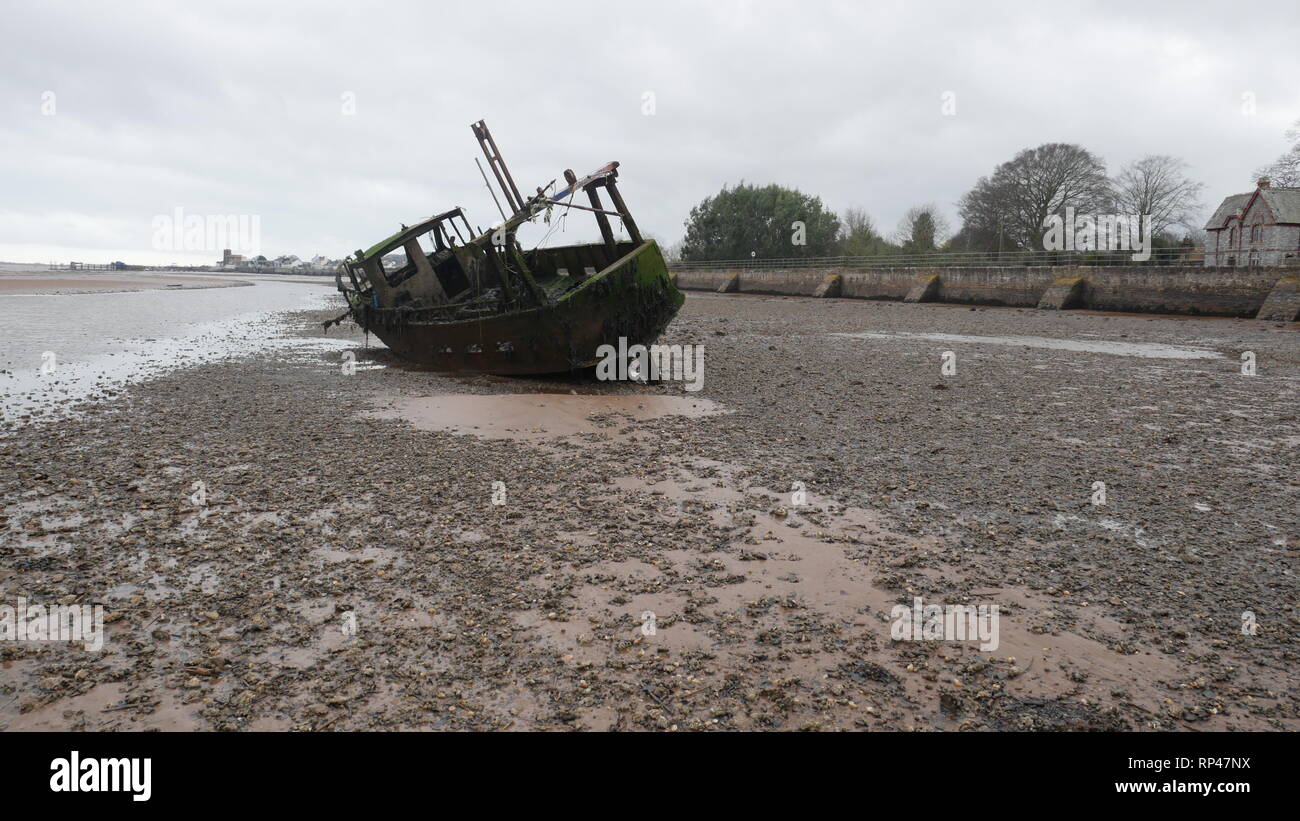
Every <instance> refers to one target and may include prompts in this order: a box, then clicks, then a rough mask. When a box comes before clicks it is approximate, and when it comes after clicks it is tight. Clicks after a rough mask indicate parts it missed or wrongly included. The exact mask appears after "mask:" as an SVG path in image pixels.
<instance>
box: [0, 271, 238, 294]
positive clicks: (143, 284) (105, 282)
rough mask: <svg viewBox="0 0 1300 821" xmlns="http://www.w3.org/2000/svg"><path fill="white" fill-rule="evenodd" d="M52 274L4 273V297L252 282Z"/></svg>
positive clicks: (0, 284)
mask: <svg viewBox="0 0 1300 821" xmlns="http://www.w3.org/2000/svg"><path fill="white" fill-rule="evenodd" d="M51 273H52V272H49V271H39V272H37V271H29V272H24V271H4V272H0V296H10V295H30V294H99V293H128V292H132V291H162V290H175V291H188V290H195V289H199V288H237V287H242V286H245V285H252V283H251V282H241V281H238V280H229V279H218V278H215V277H201V278H200V277H194V276H165V275H164V276H159V275H152V274H130V273H121V272H116V271H113V272H102V273H96V274H91V273H84V274H83V273H78V272H76V271H68V272H59V273H58V275H57V276H51Z"/></svg>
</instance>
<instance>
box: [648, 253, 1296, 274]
mask: <svg viewBox="0 0 1300 821" xmlns="http://www.w3.org/2000/svg"><path fill="white" fill-rule="evenodd" d="M1210 253H1211V255H1212V256H1213V255H1215V254H1216V253H1217V256H1218V258H1219V259H1217V260H1215V261H1217V262H1219V264H1220V265H1221V266H1223V267H1248V266H1255V265H1260V266H1279V265H1283V266H1285V265H1300V248H1252V249H1249V250H1248V251H1239V252H1232V253H1224V252H1221V251H1220V252H1213V251H1211V252H1210ZM1133 256H1134V252H1132V251H1005V252H997V251H990V252H984V251H973V252H941V253H932V254H881V255H877V256H868V257H787V258H776V259H762V258H754V257H751V258H749V259H721V260H677V261H672V262H669V267H670V268H673V269H675V270H717V269H737V268H739V269H746V270H755V269H764V268H768V269H773V268H958V267H1029V266H1046V265H1071V266H1076V265H1077V266H1109V265H1114V266H1118V265H1125V266H1131V265H1144V266H1146V265H1149V266H1161V265H1164V266H1172V265H1183V266H1186V265H1202V266H1203V265H1204V264H1205V250H1204V249H1202V248H1184V247H1178V248H1153V249H1151V254H1150V258H1149V259H1147V260H1135V259H1134V258H1133Z"/></svg>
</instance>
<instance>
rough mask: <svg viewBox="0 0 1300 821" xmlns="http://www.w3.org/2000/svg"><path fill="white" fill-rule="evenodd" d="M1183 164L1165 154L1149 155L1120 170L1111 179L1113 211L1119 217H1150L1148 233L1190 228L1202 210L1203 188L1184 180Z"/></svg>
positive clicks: (1184, 168)
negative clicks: (1113, 193)
mask: <svg viewBox="0 0 1300 821" xmlns="http://www.w3.org/2000/svg"><path fill="white" fill-rule="evenodd" d="M1187 168H1188V166H1187V163H1185V162H1183V161H1182V160H1180V159H1178V158H1176V157H1170V156H1168V155H1165V154H1151V155H1148V156H1146V157H1143V158H1142V159H1140V160H1135V161H1134V162H1131V163H1129V164H1128V165H1126V166H1125V167H1124V169H1123V170H1122V171H1120V172H1119V176H1117V177H1116V178H1115V182H1114V189H1115V208H1116V211H1117V212H1118V213H1121V214H1137V215H1146V214H1150V215H1151V232H1152V234H1155V235H1160V234H1167V233H1168V232H1169V229H1170V228H1173V227H1174V226H1181V227H1183V228H1186V229H1189V230H1190V229H1192V228H1194V227H1196V226H1195V220H1196V216H1197V214H1198V213H1199V212H1200V210H1201V209H1202V208H1203V207H1204V206H1203V203H1202V202H1201V192H1202V191H1203V190H1204V189H1205V186H1204V185H1202V184H1201V183H1199V182H1193V181H1192V180H1190V179H1188V178H1187V174H1186V171H1187Z"/></svg>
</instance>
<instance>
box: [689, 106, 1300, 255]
mask: <svg viewBox="0 0 1300 821" xmlns="http://www.w3.org/2000/svg"><path fill="white" fill-rule="evenodd" d="M1286 136H1287V138H1288V140H1291V141H1293V142H1294V145H1292V146H1291V148H1290V149H1289V150H1288V151H1286V152H1285V153H1283V154H1282V156H1281V157H1279V158H1278V160H1277V161H1275V162H1274V163H1271V164H1269V165H1267V166H1264V167H1262V168H1260V169H1259V170H1258V172H1257V175H1258V176H1268V177H1270V179H1271V180H1272V184H1273V185H1275V186H1284V187H1289V186H1300V121H1297V122H1296V124H1295V125H1294V126H1293V127H1292V128H1291V129H1290V130H1289V131H1288V132H1287V135H1286ZM1251 182H1252V184H1253V182H1254V181H1253V180H1252V181H1251ZM1204 188H1205V186H1204V185H1203V184H1202V183H1199V182H1196V181H1195V180H1193V179H1191V177H1190V176H1189V175H1188V165H1187V163H1186V162H1184V161H1182V160H1181V159H1179V158H1177V157H1173V156H1169V155H1166V154H1151V155H1148V156H1145V157H1142V158H1141V159H1138V160H1135V161H1133V162H1131V163H1129V164H1128V165H1125V166H1124V167H1122V168H1121V169H1120V170H1119V172H1118V173H1117V174H1115V175H1114V176H1113V177H1112V176H1109V175H1108V174H1107V171H1106V164H1105V162H1104V161H1103V160H1102V159H1101V158H1100V157H1098V156H1097V155H1096V154H1094V153H1092V152H1091V151H1089V150H1087V149H1086V148H1084V147H1083V146H1080V145H1075V144H1071V143H1045V144H1043V145H1040V146H1037V147H1036V148H1026V149H1024V150H1023V151H1020V152H1018V153H1017V154H1016V155H1015V156H1013V157H1012V158H1011V159H1009V160H1007V161H1006V162H1003V163H1001V164H999V165H998V166H997V167H996V168H994V169H993V172H992V173H991V174H989V175H988V176H984V177H980V178H979V179H978V180H977V181H976V183H975V184H974V186H972V187H971V189H970V190H969V191H968V192H966V194H965V195H963V196H962V197H961V199H960V200H959V201H958V202H957V203H956V205H957V212H958V214H959V215H960V219H961V225H960V228H958V230H956V231H953V230H952V229H951V226H950V225H949V223H948V221H947V220H946V219H945V217H944V216H943V214H942V213H941V212H940V210H939V209H938V208H937V207H936V206H935V204H934V203H924V204H919V205H915V206H913V207H911V208H909V209H908V210H907V212H906V213H905V214H904V215H903V218H902V219H901V220H900V221H899V224H898V226H897V227H896V228H895V229H894V230H893V231H892V232H889V233H888V234H886V233H885V232H883V231H882V230H881V229H880V228H878V227H877V225H876V224H875V222H874V221H873V220H872V218H871V216H870V215H869V214H868V213H867V212H866V211H865V210H863V209H861V208H856V207H853V208H848V209H846V210H845V211H844V212H843V213H840V214H836V213H835V212H833V211H831V210H830V209H829V208H827V207H826V206H825V205H824V204H823V203H822V201H821V198H820V197H815V196H811V195H808V194H805V193H803V192H802V191H799V190H797V189H794V188H787V187H784V186H780V185H775V184H772V185H765V186H757V185H751V184H747V183H745V182H741V183H740V184H739V185H736V186H734V187H732V186H723V188H722V190H721V191H719V192H718V193H717V194H714V195H712V196H709V197H705V198H704V200H703V201H701V202H700V203H699V204H698V205H696V206H695V207H694V208H692V209H691V211H690V216H689V217H688V218H687V220H686V223H685V226H686V235H685V236H684V237H683V239H682V241H681V242H680V243H679V244H678V245H677V246H676V247H674V248H672V249H670V254H671V256H674V257H678V258H680V259H682V260H687V261H697V260H699V261H703V260H735V259H747V258H751V257H753V258H761V259H788V258H796V257H826V256H854V257H867V256H885V255H891V254H925V253H935V252H940V251H947V252H986V253H991V252H999V251H1002V252H1015V251H1041V250H1043V232H1044V222H1045V221H1046V220H1047V218H1048V217H1049V216H1052V215H1058V216H1060V215H1063V214H1065V212H1066V209H1067V208H1072V209H1074V212H1075V213H1076V214H1126V215H1128V214H1131V215H1147V214H1149V215H1151V233H1152V236H1153V246H1154V247H1156V248H1161V247H1165V248H1167V247H1173V246H1177V245H1184V246H1195V245H1200V244H1201V242H1202V240H1203V238H1204V235H1203V232H1202V230H1201V227H1200V225H1199V224H1197V222H1198V219H1197V218H1198V216H1199V215H1200V214H1201V213H1202V212H1203V209H1204V203H1203V202H1202V201H1201V195H1202V192H1203V191H1204Z"/></svg>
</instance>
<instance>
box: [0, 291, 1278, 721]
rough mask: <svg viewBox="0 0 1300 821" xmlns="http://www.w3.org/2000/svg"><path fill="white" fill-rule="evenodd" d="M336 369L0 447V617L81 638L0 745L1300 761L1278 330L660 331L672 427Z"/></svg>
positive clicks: (15, 432)
mask: <svg viewBox="0 0 1300 821" xmlns="http://www.w3.org/2000/svg"><path fill="white" fill-rule="evenodd" d="M337 313H338V311H337V310H329V311H319V312H302V313H298V314H293V315H290V316H288V317H286V318H284V319H283V322H284V331H283V332H284V333H285V334H286V335H290V336H293V335H302V336H314V335H318V334H319V324H318V323H319V322H320V321H322V320H323V319H324V318H328V317H331V316H334V315H337ZM339 332H340V330H335V331H331V333H332V334H337V333H339ZM343 332H344V333H349V334H351V336H350V338H351V339H352V340H353V341H354V343H355V352H356V367H355V370H353V369H351V368H349V367H347V365H348V364H349V363H348V362H346V361H344V360H341V359H340V354H339V353H338V352H326V353H315V354H313V355H311V356H309V357H302V356H298V357H290V356H286V355H285V353H284V351H283V350H282V349H276V350H273V351H269V352H267V353H264V354H258V355H256V356H251V357H247V358H242V359H239V360H238V361H234V362H230V363H221V364H204V365H199V366H196V367H193V368H188V369H184V370H181V371H178V372H176V373H174V374H172V375H169V376H165V377H161V378H157V379H154V380H152V381H148V382H145V383H142V384H137V385H133V386H131V387H130V388H129V389H128V390H126V391H124V392H123V393H122V394H120V395H118V396H115V397H114V398H112V399H109V400H107V401H104V402H102V403H99V404H95V405H92V406H89V408H88V409H87V410H85V412H83V413H81V414H79V415H77V416H74V417H72V418H68V419H64V420H61V421H57V422H49V423H40V424H32V425H25V426H18V427H12V426H11V427H10V428H9V429H8V430H7V431H6V432H5V433H4V434H2V435H0V498H3V500H4V502H3V505H4V506H3V510H2V511H0V533H3V537H4V538H3V540H2V541H0V544H3V548H2V549H0V595H2V596H3V600H4V601H5V602H6V603H10V602H11V601H12V600H13V599H15V598H16V597H18V596H19V595H22V596H25V597H26V598H27V599H28V600H33V601H46V602H59V601H64V600H68V601H78V602H88V601H89V602H100V603H102V604H103V605H104V606H105V610H106V617H105V620H106V622H107V625H106V640H105V645H104V650H103V651H102V652H101V653H97V654H96V653H92V652H89V651H86V650H84V649H82V648H81V647H80V646H70V645H66V644H58V643H51V642H44V643H39V644H37V643H21V642H3V643H0V725H3V726H4V727H6V728H7V729H29V728H48V729H144V728H162V729H206V730H240V729H304V730H324V729H340V730H360V729H406V728H432V729H554V730H565V729H579V728H587V729H601V730H604V729H625V730H673V729H676V730H728V729H811V730H845V729H864V728H866V729H891V730H921V731H929V730H963V729H971V730H1066V729H1069V730H1075V729H1106V730H1200V729H1242V730H1258V729H1273V730H1295V729H1300V688H1297V680H1296V674H1295V659H1296V658H1297V652H1298V651H1300V647H1297V642H1298V639H1297V636H1300V631H1298V630H1297V628H1298V627H1300V611H1298V610H1297V605H1296V602H1297V601H1300V596H1297V593H1300V586H1298V585H1297V577H1296V571H1297V560H1298V559H1300V546H1298V545H1297V543H1296V539H1297V538H1298V537H1300V512H1298V511H1300V474H1297V472H1296V470H1295V465H1296V463H1297V460H1296V454H1297V447H1298V446H1300V428H1298V427H1297V424H1298V422H1297V420H1298V417H1297V410H1296V407H1297V399H1298V398H1300V344H1297V340H1298V339H1300V336H1297V334H1298V333H1300V327H1297V326H1296V325H1295V324H1292V325H1280V324H1272V323H1264V322H1256V321H1254V320H1215V321H1199V320H1195V319H1186V318H1166V317H1155V316H1104V315H1097V314H1089V313H1086V312H1049V311H1034V310H1029V309H1024V310H1021V309H992V308H990V309H984V308H979V309H972V308H969V307H956V306H945V305H903V304H896V303H882V302H864V301H856V300H844V301H837V300H810V299H800V298H781V297H757V296H720V295H704V294H691V295H689V296H688V298H687V301H686V305H685V306H684V308H683V309H682V311H681V313H680V314H679V315H678V317H677V318H676V319H675V320H674V322H673V323H672V325H670V326H669V328H668V330H667V331H666V332H665V334H664V336H663V337H662V338H661V341H662V342H664V343H673V344H702V345H704V346H705V359H704V380H703V388H702V390H700V391H699V392H698V393H687V392H685V391H684V390H683V387H682V385H681V384H680V383H674V382H662V383H658V384H650V385H641V384H634V383H601V382H596V381H595V380H594V379H592V378H591V377H590V376H583V375H577V376H572V377H563V378H548V379H540V378H529V379H503V378H493V377H448V376H444V375H440V374H437V373H431V372H428V371H425V370H421V369H418V368H411V367H408V366H404V365H402V364H401V363H400V362H397V361H394V360H393V359H392V358H391V357H389V356H388V355H387V352H386V351H385V350H384V349H382V348H374V347H369V348H368V347H365V345H364V342H363V337H362V336H361V335H360V334H357V333H355V331H351V332H349V331H346V330H343ZM1017 340H1020V341H1019V342H1017ZM1044 340H1056V342H1045V341H1044ZM1244 352H1250V353H1251V354H1252V355H1253V356H1252V361H1253V363H1254V364H1255V367H1256V371H1255V375H1253V376H1250V375H1245V374H1243V372H1242V359H1241V355H1242V354H1243V353H1244ZM949 353H951V356H949V355H948V354H949ZM945 365H951V368H949V369H948V370H945ZM527 396H534V397H536V398H535V399H534V400H531V401H529V400H527V399H526V398H521V397H527ZM548 396H549V397H561V398H559V399H548ZM638 397H641V399H639V398H638ZM196 483H201V485H198V484H196ZM1098 483H1102V485H1104V488H1102V489H1103V490H1104V493H1103V494H1102V495H1100V496H1099V495H1098V490H1099V488H1098ZM198 487H201V489H202V494H201V495H196V494H197V493H198V491H197V490H196V488H198ZM927 605H938V606H940V607H943V608H948V609H951V608H952V607H954V606H972V607H990V606H994V605H996V606H997V607H998V614H999V620H998V623H997V637H996V645H997V646H996V648H993V647H989V644H990V643H989V642H988V641H981V640H977V639H975V637H974V636H972V637H970V638H968V639H966V640H944V639H942V638H926V637H925V636H924V635H917V636H911V635H907V636H903V635H901V634H900V631H899V625H900V623H902V622H904V621H907V623H912V622H910V620H911V618H912V616H911V615H910V614H911V613H913V612H922V611H920V610H916V611H914V610H913V608H920V607H924V606H927ZM900 614H902V615H900ZM1247 614H1248V615H1247ZM985 638H987V637H985Z"/></svg>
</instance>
